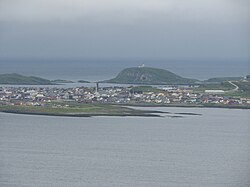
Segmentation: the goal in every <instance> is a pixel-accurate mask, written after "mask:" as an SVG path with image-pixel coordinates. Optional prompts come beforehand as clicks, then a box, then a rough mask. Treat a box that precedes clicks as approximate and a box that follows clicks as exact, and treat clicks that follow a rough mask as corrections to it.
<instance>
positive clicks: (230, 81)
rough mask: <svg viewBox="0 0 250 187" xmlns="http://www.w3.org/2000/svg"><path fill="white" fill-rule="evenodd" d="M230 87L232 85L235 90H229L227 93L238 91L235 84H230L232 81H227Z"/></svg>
mask: <svg viewBox="0 0 250 187" xmlns="http://www.w3.org/2000/svg"><path fill="white" fill-rule="evenodd" d="M228 82H229V83H230V84H231V85H233V86H234V87H235V88H234V89H232V90H229V91H228V92H236V91H238V90H239V86H237V85H236V84H234V83H232V81H228Z"/></svg>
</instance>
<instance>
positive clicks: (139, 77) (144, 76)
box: [104, 67, 197, 85]
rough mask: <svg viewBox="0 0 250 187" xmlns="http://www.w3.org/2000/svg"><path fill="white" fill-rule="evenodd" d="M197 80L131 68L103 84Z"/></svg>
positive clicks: (164, 71) (168, 73) (152, 70)
mask: <svg viewBox="0 0 250 187" xmlns="http://www.w3.org/2000/svg"><path fill="white" fill-rule="evenodd" d="M196 81H197V80H195V79H188V78H183V77H181V76H179V75H176V74H174V73H172V72H170V71H167V70H164V69H157V68H150V67H133V68H127V69H124V70H123V71H121V72H120V73H119V74H118V75H117V76H116V77H115V78H114V79H110V80H107V81H104V82H108V83H119V84H145V85H150V84H159V85H160V84H194V83H195V82H196Z"/></svg>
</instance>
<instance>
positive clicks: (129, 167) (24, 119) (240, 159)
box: [0, 108, 250, 187]
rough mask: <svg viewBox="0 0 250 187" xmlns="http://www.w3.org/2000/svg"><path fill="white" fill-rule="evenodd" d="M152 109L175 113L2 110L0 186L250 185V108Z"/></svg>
mask: <svg viewBox="0 0 250 187" xmlns="http://www.w3.org/2000/svg"><path fill="white" fill-rule="evenodd" d="M150 109H152V108H148V110H150ZM153 109H154V110H159V111H165V112H170V114H171V115H178V116H179V117H176V118H171V117H169V116H168V115H170V114H166V115H165V116H163V117H160V118H156V117H147V118H145V117H90V118H78V117H49V116H34V115H20V114H7V113H0V186H3V187H50V186H51V187H54V186H55V187H68V186H72V187H85V186H86V187H117V186H121V187H132V186H133V187H166V186H170V187H182V186H183V187H190V186H191V187H196V186H197V187H203V186H205V187H210V186H211V187H248V186H250V123H249V116H250V110H240V109H215V108H153ZM177 113H196V114H200V115H187V114H177ZM180 116H182V117H180Z"/></svg>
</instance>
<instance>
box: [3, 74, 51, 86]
mask: <svg viewBox="0 0 250 187" xmlns="http://www.w3.org/2000/svg"><path fill="white" fill-rule="evenodd" d="M0 84H12V85H21V84H23V85H51V84H52V82H51V81H50V80H47V79H43V78H39V77H34V76H23V75H19V74H16V73H13V74H1V75H0Z"/></svg>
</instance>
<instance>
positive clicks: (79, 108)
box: [0, 103, 158, 117]
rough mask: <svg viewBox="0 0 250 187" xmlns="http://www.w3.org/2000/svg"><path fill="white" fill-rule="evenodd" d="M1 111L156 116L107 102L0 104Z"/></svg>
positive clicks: (59, 114)
mask: <svg viewBox="0 0 250 187" xmlns="http://www.w3.org/2000/svg"><path fill="white" fill-rule="evenodd" d="M0 111H1V112H8V113H20V114H40V115H54V116H78V117H90V116H152V117H153V116H155V117H156V116H158V115H157V114H154V113H156V111H144V110H136V109H131V108H127V107H123V106H118V105H108V104H77V103H75V104H67V105H66V104H65V103H64V104H62V103H60V104H59V103H57V104H55V103H54V104H48V105H45V106H3V105H2V106H0Z"/></svg>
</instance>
